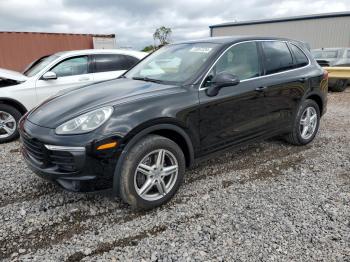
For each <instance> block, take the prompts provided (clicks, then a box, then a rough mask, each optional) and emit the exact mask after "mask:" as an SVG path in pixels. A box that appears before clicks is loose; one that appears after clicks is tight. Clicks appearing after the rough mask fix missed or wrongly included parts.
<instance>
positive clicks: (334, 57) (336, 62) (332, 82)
mask: <svg viewBox="0 0 350 262" xmlns="http://www.w3.org/2000/svg"><path fill="white" fill-rule="evenodd" d="M312 55H313V56H314V58H315V59H316V61H317V62H318V63H319V65H320V66H322V67H329V66H332V67H350V48H322V49H313V50H312ZM348 84H349V79H346V78H344V79H329V89H330V90H331V91H335V92H343V91H344V90H345V89H346V88H347V86H348Z"/></svg>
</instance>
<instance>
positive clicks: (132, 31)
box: [0, 0, 350, 49]
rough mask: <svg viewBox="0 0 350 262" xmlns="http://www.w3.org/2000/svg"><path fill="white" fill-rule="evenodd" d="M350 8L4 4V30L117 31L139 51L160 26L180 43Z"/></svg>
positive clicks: (243, 2)
mask: <svg viewBox="0 0 350 262" xmlns="http://www.w3.org/2000/svg"><path fill="white" fill-rule="evenodd" d="M349 10H350V0H332V1H330V0H147V1H146V0H0V31H35V32H63V33H96V34H98V33H103V34H111V33H115V34H116V35H117V44H118V46H123V47H125V46H130V47H133V48H136V49H141V48H142V47H144V46H145V45H149V44H152V43H153V38H152V35H153V32H154V31H155V29H156V28H158V27H160V26H162V25H164V26H167V27H170V28H171V29H172V30H173V34H172V40H173V41H178V40H182V39H191V38H200V37H207V36H209V28H208V26H209V25H212V24H218V23H222V22H232V21H245V20H252V19H263V18H273V17H284V16H293V15H304V14H315V13H326V12H340V11H349Z"/></svg>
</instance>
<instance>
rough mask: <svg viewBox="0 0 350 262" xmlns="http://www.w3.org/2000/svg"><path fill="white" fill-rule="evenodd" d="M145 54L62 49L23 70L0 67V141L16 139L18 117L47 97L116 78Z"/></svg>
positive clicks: (105, 50)
mask: <svg viewBox="0 0 350 262" xmlns="http://www.w3.org/2000/svg"><path fill="white" fill-rule="evenodd" d="M146 55H148V53H144V52H138V51H132V50H121V49H111V50H107V49H91V50H79V51H66V52H59V53H56V54H54V55H51V56H45V57H42V58H40V59H38V60H36V61H35V62H33V63H32V64H30V65H29V66H28V67H27V69H26V70H25V71H24V72H23V73H19V72H16V71H11V70H7V69H1V68H0V143H3V142H8V141H11V140H13V139H15V138H17V137H18V132H17V123H18V120H19V119H20V118H21V116H22V115H23V114H25V113H26V112H27V111H29V110H30V109H32V108H33V107H34V106H36V105H38V104H39V103H41V102H42V101H44V100H45V99H47V98H48V97H50V96H52V95H55V94H57V93H58V92H59V91H62V90H64V89H67V88H73V87H78V86H82V85H87V84H92V83H95V82H99V81H105V80H111V79H114V78H117V77H119V76H120V75H122V74H123V73H124V72H125V71H127V70H128V69H130V68H131V67H133V66H134V65H135V64H136V63H138V62H139V61H140V60H141V59H142V58H144V57H145V56H146Z"/></svg>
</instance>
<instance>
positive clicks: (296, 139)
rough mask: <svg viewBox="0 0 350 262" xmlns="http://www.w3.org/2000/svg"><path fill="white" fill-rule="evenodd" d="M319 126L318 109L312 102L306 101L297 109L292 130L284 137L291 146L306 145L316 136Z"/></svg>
mask: <svg viewBox="0 0 350 262" xmlns="http://www.w3.org/2000/svg"><path fill="white" fill-rule="evenodd" d="M319 125H320V109H319V107H318V105H317V103H316V102H315V101H314V100H310V99H307V100H305V101H304V102H303V103H302V105H301V106H300V107H299V110H298V113H297V115H296V118H295V119H294V123H293V129H292V131H291V132H290V133H289V134H288V135H287V136H286V139H287V141H288V142H289V143H291V144H293V145H306V144H308V143H310V142H311V141H312V140H313V139H314V138H315V136H316V134H317V131H318V129H319Z"/></svg>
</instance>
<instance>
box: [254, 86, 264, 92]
mask: <svg viewBox="0 0 350 262" xmlns="http://www.w3.org/2000/svg"><path fill="white" fill-rule="evenodd" d="M266 88H267V86H259V87H257V88H255V91H257V92H263V91H264V90H265V89H266Z"/></svg>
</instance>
